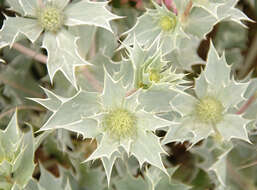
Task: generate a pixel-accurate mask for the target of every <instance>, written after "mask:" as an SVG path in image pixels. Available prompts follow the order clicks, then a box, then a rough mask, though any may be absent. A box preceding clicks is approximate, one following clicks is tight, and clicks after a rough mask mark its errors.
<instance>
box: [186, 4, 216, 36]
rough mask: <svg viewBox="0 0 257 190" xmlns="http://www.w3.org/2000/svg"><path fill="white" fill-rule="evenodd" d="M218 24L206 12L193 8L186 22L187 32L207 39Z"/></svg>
mask: <svg viewBox="0 0 257 190" xmlns="http://www.w3.org/2000/svg"><path fill="white" fill-rule="evenodd" d="M215 23H216V18H215V17H214V16H213V15H211V14H210V13H208V12H207V11H206V10H204V9H202V8H198V7H193V8H192V10H191V11H190V14H189V16H188V18H187V20H186V22H185V24H184V25H185V26H184V27H185V32H186V33H189V34H192V35H194V36H197V37H198V38H200V39H201V38H205V37H206V34H208V33H209V32H210V31H211V30H212V28H213V26H214V25H215Z"/></svg>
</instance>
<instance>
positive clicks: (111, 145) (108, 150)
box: [86, 134, 119, 173]
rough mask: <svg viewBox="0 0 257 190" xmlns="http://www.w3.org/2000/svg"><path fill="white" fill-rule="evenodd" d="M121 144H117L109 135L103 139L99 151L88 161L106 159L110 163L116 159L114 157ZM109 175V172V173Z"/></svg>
mask: <svg viewBox="0 0 257 190" xmlns="http://www.w3.org/2000/svg"><path fill="white" fill-rule="evenodd" d="M118 147H119V142H116V141H115V140H113V139H112V138H110V136H109V135H108V134H105V135H103V136H102V137H101V141H100V144H99V145H98V147H97V149H96V150H95V151H94V152H93V153H92V154H91V155H90V157H89V158H88V159H87V160H86V161H90V160H95V159H98V158H102V157H106V158H107V159H108V161H109V162H110V160H113V159H115V157H116V156H115V157H112V155H113V154H114V153H115V152H116V151H118ZM108 173H109V172H108Z"/></svg>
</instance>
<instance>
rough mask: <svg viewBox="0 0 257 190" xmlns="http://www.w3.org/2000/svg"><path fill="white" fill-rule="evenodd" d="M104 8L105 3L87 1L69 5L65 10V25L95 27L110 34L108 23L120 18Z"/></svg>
mask: <svg viewBox="0 0 257 190" xmlns="http://www.w3.org/2000/svg"><path fill="white" fill-rule="evenodd" d="M106 6H107V3H106V2H91V1H88V0H84V1H80V2H78V3H74V4H71V5H70V6H68V7H67V8H66V9H65V14H66V15H67V19H66V21H65V25H68V26H75V25H85V24H86V25H95V26H99V27H102V28H105V29H107V30H109V31H111V32H112V29H111V26H110V23H109V22H110V21H111V20H114V19H119V18H121V17H119V16H117V15H114V14H112V13H111V12H110V11H108V10H107V8H106ZM84 10H87V11H84Z"/></svg>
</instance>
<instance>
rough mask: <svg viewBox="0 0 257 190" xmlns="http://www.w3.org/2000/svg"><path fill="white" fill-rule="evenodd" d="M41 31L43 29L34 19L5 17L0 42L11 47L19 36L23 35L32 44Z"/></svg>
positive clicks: (0, 32)
mask: <svg viewBox="0 0 257 190" xmlns="http://www.w3.org/2000/svg"><path fill="white" fill-rule="evenodd" d="M42 31H43V29H42V28H41V27H40V25H39V24H38V22H37V21H36V20H34V19H30V18H23V17H6V20H5V22H4V25H3V27H2V29H1V31H0V34H1V36H2V40H3V41H4V42H5V43H8V44H9V45H10V46H12V45H13V43H14V42H15V41H16V39H17V38H18V36H19V35H20V34H24V35H25V36H26V37H27V38H28V39H29V40H30V41H31V42H32V43H34V42H35V41H36V40H37V39H38V37H39V35H40V34H41V32H42Z"/></svg>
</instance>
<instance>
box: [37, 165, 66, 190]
mask: <svg viewBox="0 0 257 190" xmlns="http://www.w3.org/2000/svg"><path fill="white" fill-rule="evenodd" d="M40 173H41V175H40V179H39V187H40V188H39V189H40V190H41V189H42V190H43V189H45V190H47V189H55V190H63V189H65V190H67V189H66V188H67V186H69V183H68V184H67V185H66V186H65V187H63V183H62V180H63V179H62V178H63V176H61V177H59V178H56V177H55V176H53V175H52V174H51V173H50V172H48V171H47V170H46V169H45V168H44V167H43V166H42V165H40Z"/></svg>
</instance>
